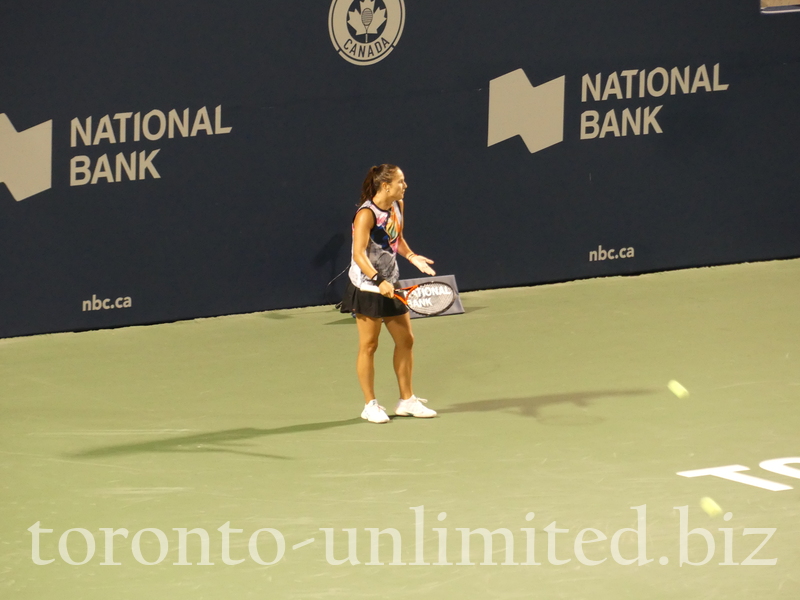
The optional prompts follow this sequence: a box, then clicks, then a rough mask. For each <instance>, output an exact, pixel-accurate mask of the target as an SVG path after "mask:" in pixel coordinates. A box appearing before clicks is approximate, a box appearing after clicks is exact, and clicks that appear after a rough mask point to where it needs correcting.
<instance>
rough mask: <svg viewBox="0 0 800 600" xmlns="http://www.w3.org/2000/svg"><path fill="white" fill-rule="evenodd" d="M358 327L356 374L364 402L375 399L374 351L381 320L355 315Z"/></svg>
mask: <svg viewBox="0 0 800 600" xmlns="http://www.w3.org/2000/svg"><path fill="white" fill-rule="evenodd" d="M356 325H357V327H358V358H357V359H356V373H357V374H358V383H359V385H361V391H362V392H363V393H364V402H365V403H367V402H369V401H370V400H373V399H374V398H375V351H376V350H377V349H378V336H379V335H380V333H381V319H376V318H373V317H367V316H364V315H361V314H356Z"/></svg>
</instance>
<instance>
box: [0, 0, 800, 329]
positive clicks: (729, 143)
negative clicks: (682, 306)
mask: <svg viewBox="0 0 800 600" xmlns="http://www.w3.org/2000/svg"><path fill="white" fill-rule="evenodd" d="M798 39H800V14H798V13H793V14H782V15H762V14H761V13H760V11H759V5H758V0H752V1H742V2H730V1H729V0H672V1H670V2H641V1H640V0H618V1H616V2H612V3H608V2H603V3H598V2H594V1H589V0H571V1H570V0H565V1H563V2H556V3H552V2H543V1H541V2H540V1H531V0H524V1H523V0H508V1H506V2H485V1H479V0H457V1H456V0H438V1H437V2H415V1H413V0H332V1H331V0H315V1H310V2H263V1H261V0H259V1H254V0H241V1H239V2H234V3H221V2H216V1H214V2H212V1H210V0H192V1H191V2H189V1H188V0H162V1H159V2H152V1H142V0H137V1H135V2H134V1H127V0H118V1H115V2H101V1H99V0H97V1H95V0H85V1H83V2H73V3H53V2H43V1H40V0H33V1H27V2H6V3H4V5H3V8H2V15H0V56H2V60H1V61H0V182H2V183H3V184H4V185H0V276H1V278H2V279H1V281H2V287H1V288H0V315H2V317H0V319H1V322H0V336H3V337H7V336H14V335H23V334H32V333H40V332H50V331H64V330H80V329H90V328H98V327H108V326H118V325H125V324H136V323H152V322H160V321H169V320H176V319H185V318H192V317H201V316H211V315H221V314H228V313H240V312H251V311H258V310H266V309H274V308H282V307H293V306H303V305H313V304H320V303H322V302H323V301H324V300H325V288H326V284H327V283H328V281H329V280H330V279H331V278H332V277H333V276H334V275H336V274H337V273H338V272H339V271H341V270H342V269H343V268H344V267H345V265H346V263H347V260H348V257H349V245H350V223H351V219H352V216H353V211H354V208H355V204H356V202H357V199H358V195H359V188H360V183H361V181H362V179H363V177H364V175H365V173H366V171H367V169H368V168H369V167H370V166H371V165H373V164H378V163H381V162H392V163H396V164H399V165H400V166H401V167H402V168H403V170H404V172H405V174H406V177H407V180H408V183H409V189H408V192H407V194H406V213H407V214H406V216H407V227H406V237H407V239H408V240H409V241H410V243H411V246H412V248H413V249H414V250H415V251H416V252H420V253H423V254H425V255H427V256H430V257H432V258H434V259H435V260H436V263H437V267H438V268H439V269H440V270H441V271H443V272H448V273H455V274H456V275H457V277H458V281H459V284H460V286H461V289H462V290H470V289H478V288H486V287H501V286H516V285H529V284H537V283H544V282H552V281H563V280H569V279H576V278H584V277H594V276H599V275H612V274H626V273H641V272H646V271H656V270H663V269H674V268H681V267H691V266H698V265H709V264H721V263H732V262H741V261H750V260H763V259H772V258H784V257H794V256H798V255H800V236H798V234H797V232H798V231H799V230H800V209H799V208H798V189H800V169H798V164H797V143H798V142H797V140H798V139H800V112H798V110H797V107H798V106H800V44H798ZM415 275H416V273H415V272H413V270H412V268H411V267H410V266H408V265H404V270H403V276H405V277H414V276H415Z"/></svg>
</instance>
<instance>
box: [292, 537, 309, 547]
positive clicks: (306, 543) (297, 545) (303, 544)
mask: <svg viewBox="0 0 800 600" xmlns="http://www.w3.org/2000/svg"><path fill="white" fill-rule="evenodd" d="M313 543H314V538H311V539H310V540H306V541H305V542H300V543H299V544H295V545H294V546H292V550H297V549H298V548H302V547H303V546H308V545H309V544H313Z"/></svg>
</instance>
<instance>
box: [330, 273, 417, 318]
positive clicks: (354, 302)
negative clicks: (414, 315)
mask: <svg viewBox="0 0 800 600" xmlns="http://www.w3.org/2000/svg"><path fill="white" fill-rule="evenodd" d="M339 310H341V311H342V312H343V313H357V314H359V315H364V316H365V317H372V318H373V319H381V318H383V317H399V316H400V315H404V314H406V313H407V312H408V307H407V306H406V305H405V304H403V303H402V302H400V300H398V299H397V298H387V297H386V296H381V295H380V294H376V293H374V292H362V291H361V290H360V289H358V288H357V287H356V286H354V285H353V283H352V282H349V281H348V282H347V289H346V290H345V292H344V298H342V306H341V308H340V309H339Z"/></svg>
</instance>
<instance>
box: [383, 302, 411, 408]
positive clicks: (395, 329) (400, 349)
mask: <svg viewBox="0 0 800 600" xmlns="http://www.w3.org/2000/svg"><path fill="white" fill-rule="evenodd" d="M384 322H385V323H386V329H388V330H389V334H390V335H391V336H392V339H393V340H394V372H395V375H397V385H398V387H399V388H400V398H411V396H413V395H414V387H413V385H412V383H411V378H412V374H413V371H414V352H413V348H414V334H413V333H412V331H411V318H410V317H409V316H408V313H406V314H404V315H400V316H398V317H387V318H386V319H384Z"/></svg>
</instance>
